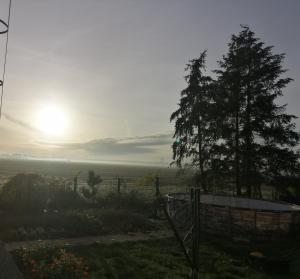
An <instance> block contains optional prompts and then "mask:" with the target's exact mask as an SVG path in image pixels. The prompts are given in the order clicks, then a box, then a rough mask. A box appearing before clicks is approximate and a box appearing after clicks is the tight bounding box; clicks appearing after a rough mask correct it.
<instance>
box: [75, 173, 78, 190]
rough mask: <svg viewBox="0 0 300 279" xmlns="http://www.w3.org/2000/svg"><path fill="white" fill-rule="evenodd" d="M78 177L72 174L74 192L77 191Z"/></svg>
mask: <svg viewBox="0 0 300 279" xmlns="http://www.w3.org/2000/svg"><path fill="white" fill-rule="evenodd" d="M77 185H78V178H77V175H76V176H74V193H76V192H77Z"/></svg>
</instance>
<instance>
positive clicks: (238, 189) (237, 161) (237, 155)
mask: <svg viewBox="0 0 300 279" xmlns="http://www.w3.org/2000/svg"><path fill="white" fill-rule="evenodd" d="M239 138H240V134H239V112H238V110H237V111H236V115H235V187H236V194H237V195H238V196H240V195H241V194H242V191H241V185H240V146H239Z"/></svg>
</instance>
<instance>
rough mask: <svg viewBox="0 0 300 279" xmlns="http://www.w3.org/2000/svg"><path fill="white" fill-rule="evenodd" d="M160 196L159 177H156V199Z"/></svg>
mask: <svg viewBox="0 0 300 279" xmlns="http://www.w3.org/2000/svg"><path fill="white" fill-rule="evenodd" d="M159 196H160V191H159V177H158V176H156V177H155V197H156V198H158V197H159Z"/></svg>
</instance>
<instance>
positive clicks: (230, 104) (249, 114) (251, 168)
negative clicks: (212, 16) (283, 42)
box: [216, 26, 299, 196]
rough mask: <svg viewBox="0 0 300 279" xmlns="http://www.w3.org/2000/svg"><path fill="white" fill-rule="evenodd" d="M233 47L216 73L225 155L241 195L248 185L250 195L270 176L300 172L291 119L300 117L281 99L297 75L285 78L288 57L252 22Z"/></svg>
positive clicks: (243, 29)
mask: <svg viewBox="0 0 300 279" xmlns="http://www.w3.org/2000/svg"><path fill="white" fill-rule="evenodd" d="M228 46H229V50H228V53H227V54H225V55H224V56H223V58H222V59H221V61H219V66H220V70H217V71H216V73H217V74H218V83H219V88H221V89H222V90H221V95H220V96H221V98H220V96H219V98H218V100H219V104H218V105H219V107H220V108H222V109H221V110H220V111H221V112H222V115H223V125H222V130H223V136H224V140H225V146H226V147H227V150H228V151H229V152H227V154H226V158H227V161H228V164H230V165H231V169H232V170H233V171H234V173H235V184H236V191H237V194H238V195H240V194H241V193H242V191H241V189H242V186H244V187H245V189H246V191H247V194H248V195H249V196H251V195H253V194H255V193H253V190H254V191H255V192H258V193H259V194H260V195H261V192H260V184H261V183H262V182H263V181H266V179H267V178H268V179H267V180H268V182H269V183H270V181H272V179H271V178H272V177H275V176H278V175H281V176H282V175H294V174H296V173H297V172H298V167H297V161H298V158H299V156H298V154H297V153H296V152H294V151H293V149H292V148H293V147H295V146H296V145H297V143H298V142H299V134H298V133H297V132H296V131H295V124H294V123H293V122H292V121H293V120H294V119H295V118H296V117H295V116H294V115H289V114H286V112H285V108H286V107H285V106H282V105H279V104H278V103H277V99H278V97H280V96H282V94H283V93H282V90H283V89H284V88H285V87H286V86H287V84H288V83H289V82H290V81H291V80H292V79H290V78H287V77H282V75H283V74H284V73H285V72H286V70H285V69H283V66H282V63H283V60H284V56H285V55H284V54H273V52H272V51H273V47H272V46H265V45H264V43H263V42H262V41H261V40H260V39H258V38H256V37H255V34H254V33H253V32H252V31H251V30H250V29H249V27H248V26H242V30H241V31H240V33H239V34H238V35H233V36H232V38H231V41H230V43H229V45H228Z"/></svg>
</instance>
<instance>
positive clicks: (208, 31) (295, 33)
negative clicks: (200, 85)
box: [0, 0, 300, 165]
mask: <svg viewBox="0 0 300 279" xmlns="http://www.w3.org/2000/svg"><path fill="white" fill-rule="evenodd" d="M8 2H9V0H0V18H1V19H4V20H6V18H7V12H8ZM299 13H300V1H298V0H284V1H282V0H252V1H247V0H218V1H217V0H203V1H201V0H185V1H182V0H151V1H148V0H85V1H83V0H26V1H24V0H12V13H11V25H10V33H9V46H8V57H7V71H6V77H5V87H4V97H3V115H2V119H1V120H0V155H2V156H17V155H16V154H22V156H31V157H43V158H61V159H69V160H98V161H110V162H131V163H137V164H144V163H145V164H160V165H168V164H169V163H170V162H171V160H172V150H171V142H172V138H171V137H172V133H173V129H174V127H173V126H174V125H173V123H170V122H169V118H170V114H171V113H172V112H173V111H174V110H175V109H176V108H177V103H178V102H179V97H180V91H181V90H182V89H183V88H184V87H185V86H186V84H185V81H184V79H183V77H184V75H185V73H184V68H185V64H186V63H187V62H188V60H189V59H192V58H196V57H198V56H199V54H200V52H202V51H203V50H205V49H207V50H208V56H207V69H208V73H210V70H214V69H216V68H217V60H219V59H220V58H221V56H222V55H223V54H224V53H226V51H227V44H228V42H229V40H230V36H231V35H232V34H234V33H237V32H238V31H239V30H240V24H247V25H249V27H250V28H251V29H252V30H253V31H254V32H255V33H256V35H257V36H258V37H260V38H261V39H262V40H263V41H264V42H266V44H267V45H274V52H275V53H282V52H285V53H286V59H285V63H284V66H285V68H287V69H289V72H288V75H289V76H290V77H292V78H293V79H294V82H292V83H291V84H290V85H289V86H288V87H287V88H286V90H285V92H284V97H282V99H281V100H280V102H281V103H287V104H288V107H287V109H288V112H289V113H293V114H296V115H299V116H300V113H299V105H300V95H299V89H300V55H299V49H300V34H299V26H300V17H299ZM4 45H5V36H3V35H1V36H0V62H1V63H0V74H1V75H2V68H1V66H2V64H3V58H4ZM297 129H298V130H299V129H300V120H297ZM18 156H19V155H18Z"/></svg>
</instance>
